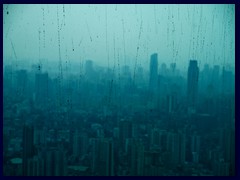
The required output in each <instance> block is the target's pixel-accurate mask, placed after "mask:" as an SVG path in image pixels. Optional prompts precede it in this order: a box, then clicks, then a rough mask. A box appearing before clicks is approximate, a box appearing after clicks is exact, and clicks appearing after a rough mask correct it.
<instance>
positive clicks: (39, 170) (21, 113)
mask: <svg viewBox="0 0 240 180" xmlns="http://www.w3.org/2000/svg"><path fill="white" fill-rule="evenodd" d="M42 66H43V65H33V66H32V68H31V69H30V70H29V69H17V70H16V69H14V68H13V67H12V66H6V67H5V68H4V108H3V110H4V122H3V123H4V124H3V127H4V129H3V130H4V134H3V145H4V147H3V148H4V149H3V154H4V156H3V157H4V159H3V172H4V175H17V176H18V175H22V176H193V175H194V176H195V175H199V176H201V175H204V176H206V175H209V176H214V175H225V176H229V175H235V125H234V121H235V106H234V104H235V102H234V99H235V95H234V73H233V72H232V71H231V70H228V69H226V68H223V70H222V72H220V66H218V65H216V66H214V67H213V68H211V67H209V66H208V65H205V66H204V68H203V70H202V71H200V69H199V67H198V62H197V61H196V60H190V61H189V66H188V72H187V73H185V74H187V78H185V77H184V76H183V75H182V74H181V72H180V70H178V69H177V67H176V63H172V64H171V65H170V68H168V67H167V66H166V65H165V64H164V63H163V64H161V66H159V65H158V54H153V55H151V57H150V68H149V70H148V71H146V70H144V68H143V67H136V72H135V73H134V75H133V73H132V72H131V68H130V67H129V66H123V67H115V68H114V69H109V68H103V67H97V66H94V63H93V61H91V60H88V61H86V63H85V71H81V72H79V73H74V72H71V70H69V72H67V73H63V72H62V69H59V70H58V69H57V70H56V71H57V72H56V75H55V76H54V75H50V74H49V73H48V72H44V71H43V68H42Z"/></svg>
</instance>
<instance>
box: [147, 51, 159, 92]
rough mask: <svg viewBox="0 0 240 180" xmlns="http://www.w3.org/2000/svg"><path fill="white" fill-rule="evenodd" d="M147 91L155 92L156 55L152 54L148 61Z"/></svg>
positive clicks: (156, 79)
mask: <svg viewBox="0 0 240 180" xmlns="http://www.w3.org/2000/svg"><path fill="white" fill-rule="evenodd" d="M149 76H150V77H149V89H150V90H156V88H157V81H158V54H157V53H154V54H152V55H151V59H150V75H149Z"/></svg>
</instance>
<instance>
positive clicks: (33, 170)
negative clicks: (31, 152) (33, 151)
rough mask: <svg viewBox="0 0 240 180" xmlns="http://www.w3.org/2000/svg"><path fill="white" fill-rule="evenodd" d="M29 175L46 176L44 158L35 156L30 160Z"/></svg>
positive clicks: (28, 165)
mask: <svg viewBox="0 0 240 180" xmlns="http://www.w3.org/2000/svg"><path fill="white" fill-rule="evenodd" d="M27 167H28V174H27V175H28V176H44V159H42V158H41V157H39V156H34V157H33V158H31V159H29V160H28V164H27Z"/></svg>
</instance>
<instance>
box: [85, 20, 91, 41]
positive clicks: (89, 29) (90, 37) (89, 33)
mask: <svg viewBox="0 0 240 180" xmlns="http://www.w3.org/2000/svg"><path fill="white" fill-rule="evenodd" d="M86 25H87V30H88V34H89V37H90V41H91V42H92V36H91V33H90V29H89V26H88V23H87V21H86Z"/></svg>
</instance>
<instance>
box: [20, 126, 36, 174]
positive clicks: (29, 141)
mask: <svg viewBox="0 0 240 180" xmlns="http://www.w3.org/2000/svg"><path fill="white" fill-rule="evenodd" d="M33 133H34V131H33V127H31V126H27V125H25V126H24V127H23V167H22V170H23V176H27V175H28V174H29V173H28V161H29V160H30V159H31V158H32V157H33V155H34V145H33V137H34V136H33V135H34V134H33Z"/></svg>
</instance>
